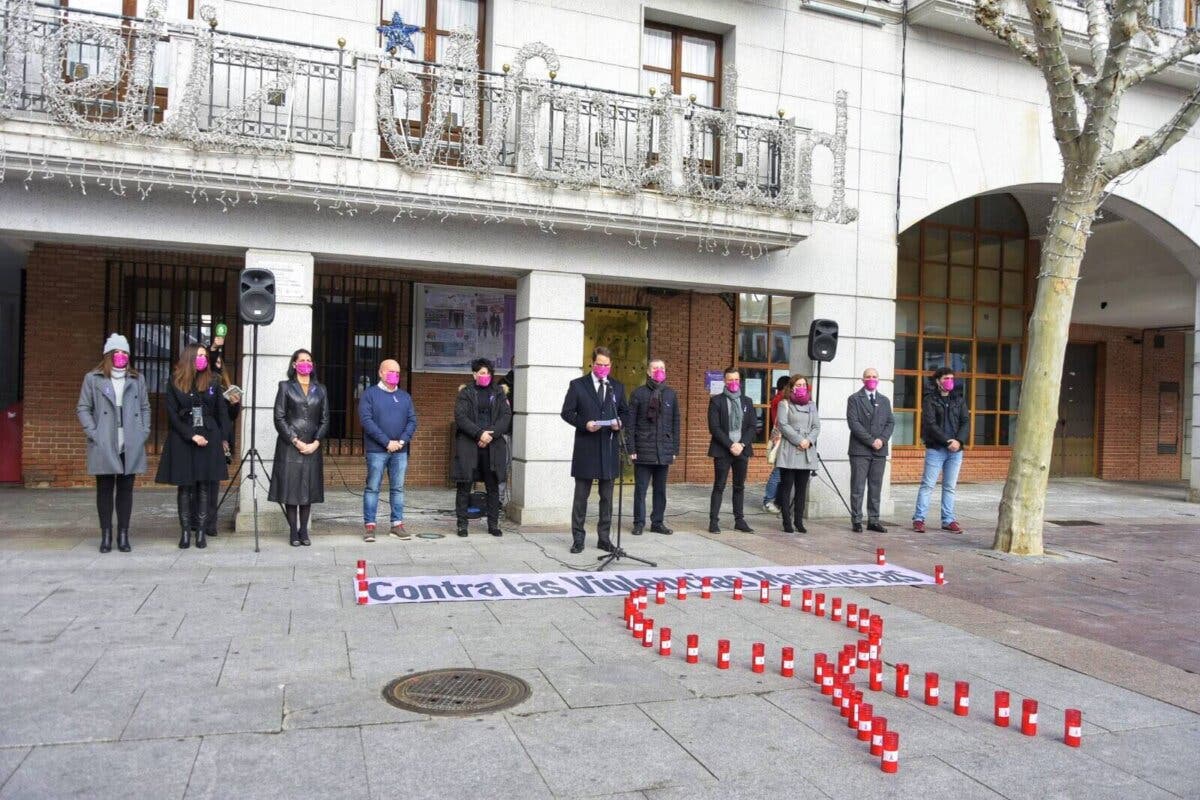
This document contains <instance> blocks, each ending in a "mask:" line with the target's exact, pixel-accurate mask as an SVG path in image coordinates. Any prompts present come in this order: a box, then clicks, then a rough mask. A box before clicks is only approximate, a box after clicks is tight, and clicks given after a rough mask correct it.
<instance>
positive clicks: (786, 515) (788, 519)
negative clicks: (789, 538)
mask: <svg viewBox="0 0 1200 800" xmlns="http://www.w3.org/2000/svg"><path fill="white" fill-rule="evenodd" d="M780 517H782V519H783V532H784V533H795V532H796V529H795V528H793V527H792V510H791V509H790V508H787V507H786V506H785V507H784V508H783V510H782V512H781V513H780Z"/></svg>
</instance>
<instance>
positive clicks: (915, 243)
mask: <svg viewBox="0 0 1200 800" xmlns="http://www.w3.org/2000/svg"><path fill="white" fill-rule="evenodd" d="M1028 245H1029V238H1028V230H1027V226H1026V223H1025V217H1024V213H1023V212H1022V210H1021V206H1020V204H1019V203H1017V202H1016V200H1015V199H1013V198H1012V197H1011V196H1009V195H988V196H985V197H978V198H972V199H970V200H965V201H963V202H961V203H955V204H954V205H951V206H947V207H946V208H944V209H942V210H941V211H938V212H937V213H935V214H933V215H931V216H930V217H928V218H927V219H925V220H923V221H922V222H920V223H919V224H918V225H915V226H913V227H912V228H910V229H909V230H907V231H905V232H904V233H902V234H901V235H900V237H899V239H898V245H897V256H898V258H897V267H896V271H897V274H896V293H897V296H898V299H897V302H896V352H895V359H896V361H895V368H896V375H895V392H896V405H897V408H900V409H904V408H905V406H904V405H903V404H902V403H910V404H911V405H910V406H908V409H909V411H908V413H911V414H912V415H913V418H912V420H911V424H912V427H913V432H914V433H913V435H912V436H911V437H904V438H901V437H900V436H899V435H898V436H897V439H896V443H897V444H904V443H906V442H909V441H915V439H916V436H915V433H916V431H919V430H920V425H921V411H920V407H919V404H920V400H919V397H917V394H918V392H919V391H920V388H921V387H922V386H923V384H924V381H925V380H926V379H927V378H928V377H929V373H930V372H931V371H933V370H934V369H936V368H938V367H941V366H943V365H944V366H948V367H950V368H951V369H953V370H954V371H955V373H956V376H957V377H958V380H959V383H960V385H961V386H962V387H963V389H964V391H965V396H966V397H967V398H968V400H969V403H970V406H971V410H972V412H973V413H976V414H980V415H981V416H980V418H979V420H978V426H977V427H975V428H973V429H972V435H971V440H972V442H973V443H975V444H980V445H995V444H997V443H1000V441H1001V439H1002V438H1003V439H1004V442H1003V443H1004V444H1007V443H1008V439H1009V438H1010V436H1009V430H1008V426H1009V424H1010V423H1009V421H1008V420H1007V419H1006V417H1007V416H1011V412H1015V410H1016V403H1017V400H1018V398H1019V393H1020V383H1019V380H1013V379H1012V378H1019V377H1020V371H1021V342H1022V339H1023V338H1024V335H1025V331H1024V328H1025V320H1026V318H1027V312H1028V307H1027V305H1026V293H1027V291H1026V290H1027V288H1028V286H1029V279H1028V277H1027V274H1028V270H1029V269H1030V265H1029V264H1028V263H1027V261H1028V258H1027V256H1026V251H1027V247H1028ZM899 298H904V299H899ZM1001 339H1003V340H1005V341H1004V342H1001V341H999V340H1001ZM1005 376H1007V377H1005ZM972 383H974V384H975V385H974V386H972ZM972 390H974V391H972ZM1014 424H1015V423H1014Z"/></svg>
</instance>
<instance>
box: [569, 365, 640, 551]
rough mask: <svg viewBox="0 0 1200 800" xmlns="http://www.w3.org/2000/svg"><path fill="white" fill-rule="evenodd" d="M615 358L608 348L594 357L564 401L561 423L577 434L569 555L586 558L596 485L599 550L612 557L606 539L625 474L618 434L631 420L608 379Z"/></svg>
mask: <svg viewBox="0 0 1200 800" xmlns="http://www.w3.org/2000/svg"><path fill="white" fill-rule="evenodd" d="M611 370H612V353H611V352H610V351H609V349H608V348H607V347H597V348H596V349H594V350H593V351H592V370H591V372H590V373H589V374H587V375H584V376H582V377H580V378H576V379H575V380H573V381H571V384H570V385H569V386H568V387H567V396H566V398H565V399H564V400H563V407H562V418H563V420H564V421H565V422H566V423H567V424H568V425H571V426H572V427H574V428H575V450H574V452H573V454H572V456H571V477H573V478H574V479H575V499H574V502H573V503H572V504H571V538H572V540H573V541H572V545H571V552H572V553H582V552H583V541H584V539H585V538H586V535H587V533H586V531H585V530H584V527H583V525H584V520H585V519H586V517H587V502H588V497H589V496H590V495H591V493H592V481H596V482H597V483H598V485H599V487H600V520H599V522H598V523H597V524H596V535H597V536H598V537H599V540H600V541H599V544H598V545H597V546H598V547H599V548H600V549H601V550H607V551H608V552H612V551H613V549H614V548H615V545H614V544H613V543H612V541H611V540H610V539H609V538H608V533H609V530H610V529H611V527H612V490H613V480H615V479H616V478H617V477H619V475H620V472H621V464H620V455H619V453H618V445H619V442H618V436H619V434H618V431H620V430H621V428H622V426H623V425H625V424H626V423H627V422H628V420H629V406H628V405H626V403H625V387H624V386H622V385H621V384H620V382H618V381H615V380H611V379H609V377H608V376H609V372H610V371H611Z"/></svg>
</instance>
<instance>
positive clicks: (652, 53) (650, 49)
mask: <svg viewBox="0 0 1200 800" xmlns="http://www.w3.org/2000/svg"><path fill="white" fill-rule="evenodd" d="M671 39H672V37H671V32H670V31H667V30H662V29H661V28H646V29H644V30H643V31H642V63H643V64H645V65H646V66H648V67H658V68H659V69H670V68H671Z"/></svg>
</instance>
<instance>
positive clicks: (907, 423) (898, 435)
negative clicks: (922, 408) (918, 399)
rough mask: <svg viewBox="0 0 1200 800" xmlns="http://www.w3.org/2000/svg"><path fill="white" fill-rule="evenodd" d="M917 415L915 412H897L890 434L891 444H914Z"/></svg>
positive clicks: (915, 440) (915, 441)
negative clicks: (894, 425) (893, 427)
mask: <svg viewBox="0 0 1200 800" xmlns="http://www.w3.org/2000/svg"><path fill="white" fill-rule="evenodd" d="M916 428H917V414H916V412H915V411H897V412H896V427H895V430H894V431H893V432H892V443H893V444H916V443H917V436H916Z"/></svg>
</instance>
